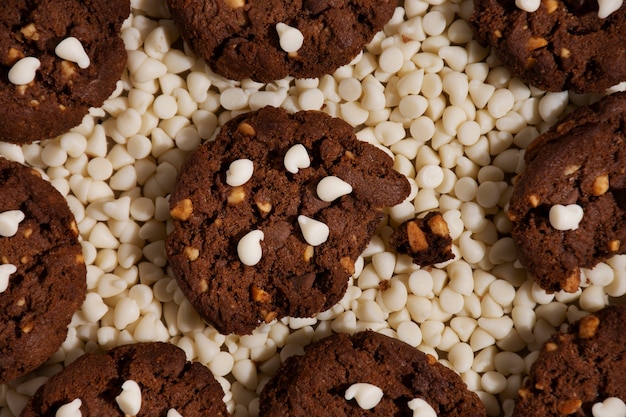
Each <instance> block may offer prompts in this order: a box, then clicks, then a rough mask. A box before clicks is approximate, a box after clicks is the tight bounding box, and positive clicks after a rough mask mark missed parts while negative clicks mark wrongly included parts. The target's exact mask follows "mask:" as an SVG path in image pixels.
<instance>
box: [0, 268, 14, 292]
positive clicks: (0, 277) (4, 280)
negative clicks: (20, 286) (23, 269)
mask: <svg viewBox="0 0 626 417" xmlns="http://www.w3.org/2000/svg"><path fill="white" fill-rule="evenodd" d="M15 271H17V267H16V266H15V265H12V264H2V265H0V293H3V292H5V291H6V289H7V288H9V277H10V276H11V274H14V273H15Z"/></svg>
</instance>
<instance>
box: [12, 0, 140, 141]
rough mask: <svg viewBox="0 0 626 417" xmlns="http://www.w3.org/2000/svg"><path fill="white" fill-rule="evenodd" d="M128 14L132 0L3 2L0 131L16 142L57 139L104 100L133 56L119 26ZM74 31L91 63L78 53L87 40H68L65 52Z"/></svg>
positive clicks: (74, 36) (25, 0)
mask: <svg viewBox="0 0 626 417" xmlns="http://www.w3.org/2000/svg"><path fill="white" fill-rule="evenodd" d="M129 13H130V5H129V2H128V0H91V1H82V0H33V1H30V0H28V1H27V0H4V1H2V2H0V106H1V107H2V112H0V138H2V140H4V141H8V142H14V143H28V142H32V141H37V140H41V139H47V138H52V137H55V136H57V135H59V134H62V133H64V132H66V131H67V130H69V129H71V128H72V127H74V126H76V125H78V124H80V122H81V120H82V118H83V116H85V115H86V114H87V112H88V111H89V108H90V107H99V106H100V105H102V103H103V101H104V100H105V99H107V98H108V97H109V96H110V95H111V93H112V92H113V90H114V89H115V84H116V81H117V80H118V79H119V78H120V76H121V74H122V70H123V69H124V65H125V63H126V50H125V48H124V43H123V42H122V39H121V38H120V37H119V35H118V32H119V30H120V27H121V25H122V22H123V20H124V19H125V18H126V17H127V16H128V14H129ZM72 38H74V40H78V42H79V44H80V45H82V49H83V50H84V51H85V53H86V54H87V56H88V58H89V62H83V60H84V58H83V59H76V58H75V57H78V56H80V55H76V54H77V53H78V54H80V49H81V47H80V46H78V45H76V42H74V44H72V42H73V41H72V40H69V41H67V42H65V43H63V44H62V46H61V49H60V50H61V51H63V50H65V51H66V52H65V53H63V52H59V55H61V56H64V58H65V59H64V58H61V57H59V55H57V53H55V50H56V49H57V46H59V44H61V43H62V42H63V41H66V40H67V39H72ZM68 42H70V43H68ZM66 54H69V55H66ZM72 56H75V57H72ZM70 58H71V59H72V60H70ZM23 59H26V61H22V60H23ZM34 59H37V60H39V67H38V68H36V65H37V64H36V63H33V60H34ZM73 60H74V61H75V60H78V61H80V62H78V63H77V62H74V61H73ZM29 61H30V62H29ZM27 62H28V63H27ZM87 64H88V66H86V65H87ZM81 66H86V67H85V68H81ZM35 68H36V69H35ZM11 70H13V71H14V72H17V73H19V76H18V77H17V78H19V79H20V80H19V81H16V80H15V79H14V78H13V76H12V75H13V74H12V71H11ZM32 76H34V79H32V81H30V82H29V81H28V80H29V79H30V78H31V77H32ZM12 80H13V81H12ZM16 83H17V84H16ZM22 83H25V84H22Z"/></svg>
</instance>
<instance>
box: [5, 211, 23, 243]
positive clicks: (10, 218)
mask: <svg viewBox="0 0 626 417" xmlns="http://www.w3.org/2000/svg"><path fill="white" fill-rule="evenodd" d="M25 217H26V216H25V215H24V212H22V211H21V210H7V211H4V212H2V213H0V236H4V237H11V236H15V234H16V233H17V229H18V227H19V226H20V222H21V221H22V220H24V218H25Z"/></svg>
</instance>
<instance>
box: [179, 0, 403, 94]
mask: <svg viewBox="0 0 626 417" xmlns="http://www.w3.org/2000/svg"><path fill="white" fill-rule="evenodd" d="M167 4H168V7H169V10H170V12H171V14H172V19H173V20H174V22H175V23H176V24H177V26H178V27H179V29H180V32H181V34H182V36H183V38H184V39H185V41H187V43H188V44H189V45H190V46H191V48H192V49H193V50H194V51H195V52H196V54H197V55H198V56H200V57H201V58H204V59H205V60H206V61H207V63H208V64H209V66H210V67H211V68H212V69H213V71H215V72H216V73H218V74H221V75H223V76H224V77H226V78H230V79H234V80H242V79H244V78H252V79H253V80H256V81H261V82H270V81H274V80H277V79H281V78H285V77H286V76H288V75H290V76H293V77H296V78H316V77H321V76H322V75H324V74H330V73H332V72H334V71H335V70H336V69H337V68H339V67H340V66H342V65H345V64H348V63H349V62H350V61H351V60H352V59H353V58H354V57H355V56H356V55H358V53H359V52H360V51H361V49H362V48H363V47H364V46H365V45H366V44H367V43H368V42H369V41H370V40H371V39H372V38H373V37H374V34H376V32H378V31H380V30H381V29H382V28H383V26H384V25H385V23H387V21H388V20H389V19H390V18H391V16H392V15H393V12H394V9H395V8H396V6H398V2H397V1H396V0H359V1H356V0H338V1H323V0H299V1H284V0H271V1H267V0H263V1H261V0H168V1H167Z"/></svg>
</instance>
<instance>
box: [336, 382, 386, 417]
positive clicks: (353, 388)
mask: <svg viewBox="0 0 626 417" xmlns="http://www.w3.org/2000/svg"><path fill="white" fill-rule="evenodd" d="M345 398H346V400H348V401H349V400H351V399H355V400H356V402H357V404H359V407H361V408H362V409H364V410H371V409H372V408H374V407H376V406H377V405H378V403H379V402H380V400H381V399H382V398H383V390H381V389H380V388H378V387H377V386H376V385H372V384H367V383H357V384H352V385H350V387H349V388H348V389H347V390H346V393H345Z"/></svg>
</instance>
